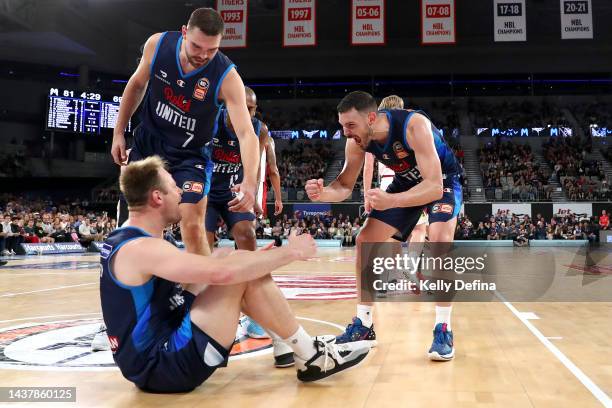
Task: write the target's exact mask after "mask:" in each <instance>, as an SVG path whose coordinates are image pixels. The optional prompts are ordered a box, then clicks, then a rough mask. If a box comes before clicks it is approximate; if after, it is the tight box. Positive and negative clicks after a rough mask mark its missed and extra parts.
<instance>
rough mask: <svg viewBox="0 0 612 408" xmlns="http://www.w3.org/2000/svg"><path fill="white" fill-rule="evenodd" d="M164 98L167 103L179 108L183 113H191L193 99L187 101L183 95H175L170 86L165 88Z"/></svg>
mask: <svg viewBox="0 0 612 408" xmlns="http://www.w3.org/2000/svg"><path fill="white" fill-rule="evenodd" d="M164 98H166V101H168V102H170V104H171V105H172V106H174V107H176V108H179V109H180V110H182V111H183V112H189V111H190V110H191V99H189V100H188V99H187V98H186V97H184V96H183V95H180V94H175V93H174V90H173V89H172V88H170V87H169V86H167V87H165V88H164Z"/></svg>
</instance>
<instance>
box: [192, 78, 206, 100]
mask: <svg viewBox="0 0 612 408" xmlns="http://www.w3.org/2000/svg"><path fill="white" fill-rule="evenodd" d="M209 87H210V81H208V78H200V79H198V82H197V83H196V86H195V88H193V98H194V99H197V100H199V101H203V100H204V98H206V94H207V93H208V88H209Z"/></svg>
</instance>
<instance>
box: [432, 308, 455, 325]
mask: <svg viewBox="0 0 612 408" xmlns="http://www.w3.org/2000/svg"><path fill="white" fill-rule="evenodd" d="M452 310H453V307H452V306H436V323H435V324H434V327H435V326H436V325H437V324H438V323H446V330H448V331H451V330H452V329H451V311H452Z"/></svg>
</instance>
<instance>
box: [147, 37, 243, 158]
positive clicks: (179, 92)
mask: <svg viewBox="0 0 612 408" xmlns="http://www.w3.org/2000/svg"><path fill="white" fill-rule="evenodd" d="M182 40H183V37H182V35H181V33H180V32H177V31H168V32H165V33H163V34H162V35H161V37H160V39H159V42H158V43H157V48H156V50H155V54H154V55H153V61H152V63H151V76H150V79H149V85H148V88H147V94H146V96H145V100H144V103H143V107H142V112H141V115H140V118H141V122H142V126H144V128H145V129H146V130H147V131H148V132H150V133H153V134H156V135H158V136H159V137H161V138H163V140H164V141H165V142H166V143H168V144H169V145H171V146H174V147H184V148H198V147H202V146H204V145H205V144H206V143H208V142H209V141H210V140H211V138H212V136H213V135H214V134H215V133H216V126H217V118H218V116H219V113H220V108H221V106H222V104H221V103H220V102H219V101H218V96H219V89H220V88H221V83H222V82H223V79H224V78H225V76H226V75H227V74H228V72H229V71H230V70H231V69H232V68H233V67H234V66H235V65H234V64H233V63H232V61H230V59H229V58H227V57H226V56H225V55H224V54H223V53H221V52H220V51H218V52H217V53H216V54H215V56H214V58H213V59H211V60H210V61H208V63H206V65H204V66H202V67H200V68H198V69H196V70H195V71H191V72H189V73H187V74H185V73H183V69H182V68H181V64H180V61H179V53H180V50H181V43H182Z"/></svg>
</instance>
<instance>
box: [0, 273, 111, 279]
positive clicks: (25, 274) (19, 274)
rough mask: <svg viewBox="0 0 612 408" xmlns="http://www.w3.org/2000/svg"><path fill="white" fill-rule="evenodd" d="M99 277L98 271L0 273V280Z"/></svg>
mask: <svg viewBox="0 0 612 408" xmlns="http://www.w3.org/2000/svg"><path fill="white" fill-rule="evenodd" d="M76 274H79V275H83V274H84V275H99V274H100V271H71V272H24V273H19V272H4V273H0V278H2V277H3V276H41V275H76Z"/></svg>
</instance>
